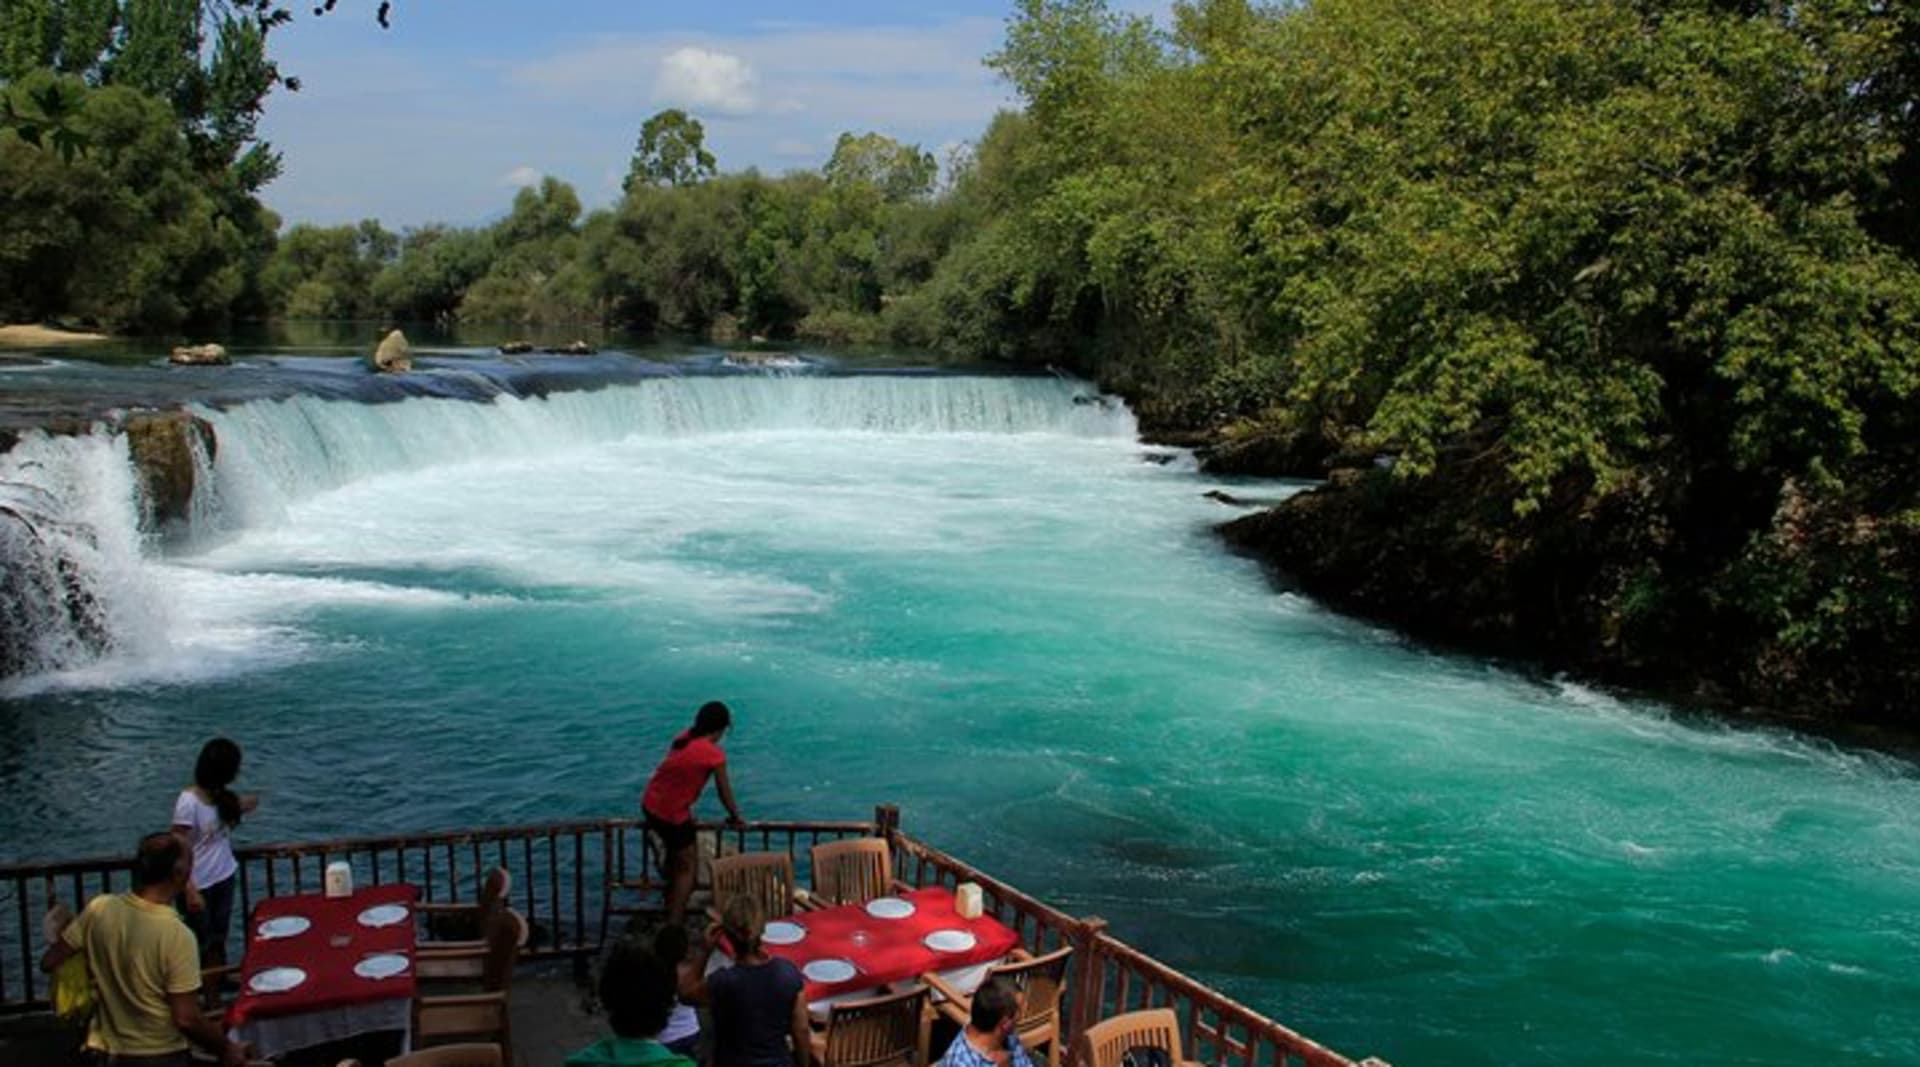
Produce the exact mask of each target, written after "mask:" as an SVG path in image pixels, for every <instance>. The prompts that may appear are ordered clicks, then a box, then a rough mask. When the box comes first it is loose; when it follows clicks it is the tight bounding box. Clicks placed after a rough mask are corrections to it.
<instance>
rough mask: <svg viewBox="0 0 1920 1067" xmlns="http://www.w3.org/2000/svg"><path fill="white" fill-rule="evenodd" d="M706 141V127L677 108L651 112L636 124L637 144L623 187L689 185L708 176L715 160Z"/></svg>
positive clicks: (709, 176)
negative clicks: (644, 119) (637, 129)
mask: <svg viewBox="0 0 1920 1067" xmlns="http://www.w3.org/2000/svg"><path fill="white" fill-rule="evenodd" d="M706 141H707V130H706V127H705V126H702V125H701V124H700V120H699V119H696V118H694V117H692V116H690V115H688V114H687V113H686V112H684V111H682V110H680V109H679V108H668V109H667V110H665V111H661V112H658V113H656V114H654V115H653V116H652V117H650V118H648V119H647V121H645V122H643V123H641V124H640V143H639V144H638V145H636V146H635V147H634V152H633V163H632V164H631V165H630V166H629V167H628V169H627V178H626V181H625V183H624V188H626V189H627V190H629V191H631V190H632V189H633V187H634V186H636V185H691V184H692V183H694V182H697V181H699V180H701V179H702V178H711V177H712V176H713V174H714V166H715V162H714V158H713V153H712V152H709V151H707V147H706Z"/></svg>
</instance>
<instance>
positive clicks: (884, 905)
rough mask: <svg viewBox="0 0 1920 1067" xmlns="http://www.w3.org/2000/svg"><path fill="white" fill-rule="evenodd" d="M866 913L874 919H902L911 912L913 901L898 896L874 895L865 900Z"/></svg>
mask: <svg viewBox="0 0 1920 1067" xmlns="http://www.w3.org/2000/svg"><path fill="white" fill-rule="evenodd" d="M867 914H868V915H871V916H873V917H874V918H876V919H904V918H906V917H907V916H909V915H912V914H913V901H911V900H901V899H900V898H899V897H875V898H873V899H872V900H869V901H867Z"/></svg>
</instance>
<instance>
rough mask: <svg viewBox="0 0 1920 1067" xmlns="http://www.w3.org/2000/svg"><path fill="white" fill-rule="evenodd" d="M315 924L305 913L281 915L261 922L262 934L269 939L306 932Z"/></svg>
mask: <svg viewBox="0 0 1920 1067" xmlns="http://www.w3.org/2000/svg"><path fill="white" fill-rule="evenodd" d="M312 926H313V921H312V920H311V919H308V918H307V917H306V916H305V915H280V916H276V917H274V918H272V919H268V920H267V921H266V922H263V923H261V924H260V936H261V937H262V938H263V939H265V940H267V941H274V940H277V939H279V938H282V937H292V936H294V935H295V934H304V933H306V932H307V930H308V929H309V928H311V927H312Z"/></svg>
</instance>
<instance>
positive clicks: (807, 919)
mask: <svg viewBox="0 0 1920 1067" xmlns="http://www.w3.org/2000/svg"><path fill="white" fill-rule="evenodd" d="M761 946H762V948H763V949H764V950H765V952H766V953H767V954H768V955H770V956H775V957H778V958H780V959H784V960H788V961H790V962H791V963H793V965H794V966H796V967H798V968H800V974H801V977H803V978H804V979H805V980H806V989H805V992H804V994H803V995H804V996H805V997H806V999H807V1007H808V1009H809V1010H810V1011H811V1012H812V1013H813V1014H815V1015H822V1016H824V1015H825V1014H826V1013H827V1012H828V1011H829V1010H830V1009H831V1008H832V1006H833V1005H834V1004H835V1003H837V1002H840V1001H845V1000H857V999H860V998H863V997H868V996H873V995H876V994H878V993H881V992H883V991H884V990H885V987H888V986H891V985H895V984H897V983H910V982H914V981H918V980H919V978H920V976H921V975H923V974H926V973H928V972H932V973H934V974H937V975H939V976H940V977H941V978H942V979H944V980H946V982H947V984H949V985H951V986H953V987H954V988H956V989H958V990H960V991H961V992H963V993H971V992H973V991H974V990H975V989H976V988H978V987H979V985H980V983H981V982H982V981H984V980H985V979H986V974H987V971H988V969H989V968H991V967H992V966H993V965H994V964H996V963H1000V962H1003V961H1004V960H1006V959H1007V958H1008V956H1009V955H1011V954H1012V952H1013V950H1014V949H1016V948H1019V947H1020V935H1019V934H1017V933H1015V932H1014V931H1013V930H1012V929H1010V928H1009V927H1008V926H1007V925H1006V924H1005V923H1003V922H1001V921H1000V920H998V919H996V918H994V917H993V916H991V915H981V916H979V917H978V918H973V919H968V918H964V917H962V916H961V914H960V912H959V910H958V908H957V906H956V901H955V899H954V892H953V890H951V889H948V888H945V887H943V886H928V887H926V888H924V889H915V890H910V891H907V892H903V893H900V894H898V895H895V896H885V897H879V898H876V899H874V900H870V901H867V902H865V903H862V904H842V905H838V906H835V907H828V908H820V909H818V910H815V911H798V912H795V913H794V914H792V915H787V916H782V917H780V918H778V919H774V920H772V921H770V922H768V923H767V925H766V928H765V929H764V930H763V931H762V933H761ZM717 958H718V954H716V959H717Z"/></svg>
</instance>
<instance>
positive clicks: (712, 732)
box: [673, 700, 733, 752]
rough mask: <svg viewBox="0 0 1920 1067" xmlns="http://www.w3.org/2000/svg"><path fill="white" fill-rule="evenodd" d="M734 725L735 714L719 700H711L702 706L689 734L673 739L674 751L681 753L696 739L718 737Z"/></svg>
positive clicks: (688, 731) (695, 716) (688, 730)
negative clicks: (688, 743)
mask: <svg viewBox="0 0 1920 1067" xmlns="http://www.w3.org/2000/svg"><path fill="white" fill-rule="evenodd" d="M732 725H733V712H731V711H729V710H727V706H726V705H725V704H722V703H721V702H719V701H718V700H709V701H707V702H706V703H705V704H702V705H700V710H699V712H698V713H696V714H695V715H694V717H693V725H692V726H691V727H689V728H688V729H687V732H686V733H684V734H681V735H680V736H679V737H676V738H674V739H673V750H674V751H675V752H678V751H680V750H681V749H683V748H685V747H687V742H689V741H691V740H693V739H694V738H696V737H718V736H719V735H720V733H721V731H723V730H725V729H726V728H727V727H729V726H732Z"/></svg>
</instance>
